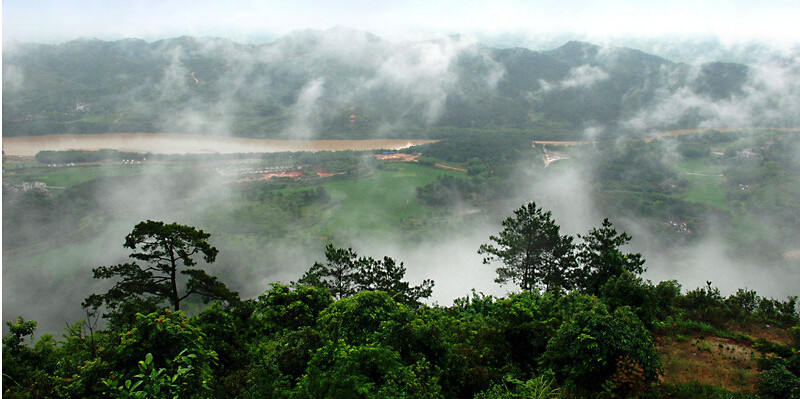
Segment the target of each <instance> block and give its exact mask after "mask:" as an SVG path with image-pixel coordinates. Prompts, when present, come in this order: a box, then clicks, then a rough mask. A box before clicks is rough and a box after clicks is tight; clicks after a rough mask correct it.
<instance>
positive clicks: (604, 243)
mask: <svg viewBox="0 0 800 399" xmlns="http://www.w3.org/2000/svg"><path fill="white" fill-rule="evenodd" d="M579 238H580V239H582V240H583V242H582V243H581V244H580V245H579V246H578V254H577V257H578V260H579V262H580V264H581V270H580V274H579V276H580V281H581V282H580V283H579V284H578V286H579V287H580V289H581V290H582V291H583V292H586V293H589V294H593V295H598V294H600V289H601V287H602V285H603V284H605V283H606V282H607V281H608V280H609V279H611V278H613V277H617V276H619V275H621V274H622V273H623V272H625V271H628V272H630V273H631V274H632V275H633V276H638V275H640V274H642V273H643V272H644V270H645V269H644V267H643V266H642V265H644V259H642V255H641V254H638V253H636V254H626V253H623V252H622V251H621V250H620V247H622V246H623V245H625V244H627V243H628V242H629V241H630V240H631V236H630V235H628V234H627V233H625V232H622V233H617V230H616V229H614V226H613V225H612V224H611V222H610V221H609V220H608V218H606V219H603V225H602V226H601V227H600V228H593V229H591V230H589V234H587V235H585V236H579Z"/></svg>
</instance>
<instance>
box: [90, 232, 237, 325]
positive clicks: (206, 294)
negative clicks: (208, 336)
mask: <svg viewBox="0 0 800 399" xmlns="http://www.w3.org/2000/svg"><path fill="white" fill-rule="evenodd" d="M210 236H211V235H210V234H208V233H205V232H203V231H202V230H197V229H195V228H194V227H191V226H184V225H179V224H177V223H172V224H165V223H164V222H157V221H152V220H148V221H146V222H141V223H139V224H137V225H136V226H134V228H133V231H131V233H130V234H128V235H127V236H126V237H125V244H124V247H125V248H128V249H130V250H132V251H133V252H132V253H131V254H130V257H131V258H133V259H136V260H139V261H142V262H145V265H139V264H137V263H136V262H132V263H124V264H119V265H115V266H100V267H97V268H95V269H93V270H92V272H93V273H94V277H95V278H100V279H111V278H114V279H116V278H120V279H121V280H120V281H117V282H116V284H115V285H114V286H113V287H112V288H111V289H110V290H108V292H107V293H105V294H102V295H99V294H93V295H91V296H89V297H88V298H87V299H86V301H85V302H84V304H83V306H84V307H85V308H92V309H94V310H97V309H98V308H100V307H101V306H102V305H105V306H107V307H108V308H109V309H111V311H112V313H115V312H117V311H118V310H119V308H120V307H124V306H126V305H125V304H126V303H130V302H131V301H133V302H135V303H139V304H145V305H146V306H144V308H145V309H147V308H150V309H151V308H152V307H153V306H160V305H161V304H162V303H163V302H165V301H166V302H169V303H170V304H171V305H172V307H173V308H174V309H175V310H180V304H181V302H182V301H183V300H185V299H186V298H188V297H190V296H192V295H199V296H201V297H202V298H203V300H204V301H206V302H208V301H209V300H211V299H219V300H223V301H227V302H231V301H236V300H238V294H237V293H235V292H233V291H230V290H228V288H227V287H225V284H223V283H222V282H220V281H219V280H218V279H217V278H216V277H214V276H211V275H209V274H207V273H206V272H205V271H203V270H199V269H189V268H191V267H193V266H195V265H197V261H196V260H195V259H194V256H195V255H199V256H201V257H202V259H203V260H205V262H206V263H213V262H214V260H216V257H217V253H218V252H219V251H218V250H217V248H215V247H212V246H211V245H210V244H209V243H208V238H209V237H210ZM182 268H185V269H184V270H179V269H182ZM179 274H182V275H185V276H188V280H187V281H186V287H185V289H184V290H183V291H182V292H181V291H179V290H178V275H179Z"/></svg>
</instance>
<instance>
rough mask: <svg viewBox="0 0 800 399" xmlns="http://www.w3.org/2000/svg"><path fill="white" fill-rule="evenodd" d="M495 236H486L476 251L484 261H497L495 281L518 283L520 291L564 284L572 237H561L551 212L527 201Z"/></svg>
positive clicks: (567, 278) (567, 277) (567, 281)
mask: <svg viewBox="0 0 800 399" xmlns="http://www.w3.org/2000/svg"><path fill="white" fill-rule="evenodd" d="M502 226H503V230H502V231H501V232H500V233H498V235H491V236H489V240H491V241H492V243H490V244H483V245H481V246H480V248H479V249H478V253H479V254H485V255H487V256H486V257H485V258H484V259H483V263H484V264H491V263H492V262H494V261H500V262H502V263H503V266H501V267H498V268H497V278H496V279H495V281H496V282H498V283H501V284H504V283H506V282H509V281H510V282H512V283H515V284H518V285H519V286H520V288H521V289H522V290H523V291H527V290H531V289H534V288H544V289H545V290H549V289H554V288H555V287H566V286H568V285H569V284H570V280H571V279H570V273H571V270H572V269H573V268H574V258H573V252H572V237H570V236H562V235H561V234H560V233H559V230H560V227H559V226H558V224H556V223H555V221H553V218H552V213H551V212H550V211H544V210H542V208H541V207H537V206H536V203H535V202H529V203H527V204H525V205H523V206H521V207H520V208H518V209H517V210H515V211H514V216H512V217H508V218H507V219H506V220H504V221H503V223H502Z"/></svg>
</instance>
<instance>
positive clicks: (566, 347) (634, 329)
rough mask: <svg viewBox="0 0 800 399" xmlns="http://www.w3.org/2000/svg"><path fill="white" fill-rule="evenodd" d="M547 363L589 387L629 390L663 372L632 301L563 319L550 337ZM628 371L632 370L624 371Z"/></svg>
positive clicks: (571, 382) (567, 379)
mask: <svg viewBox="0 0 800 399" xmlns="http://www.w3.org/2000/svg"><path fill="white" fill-rule="evenodd" d="M542 364H543V366H545V367H547V368H550V369H551V370H553V371H554V372H555V374H556V377H557V378H558V379H559V381H562V382H565V383H567V384H569V385H572V386H574V387H576V388H577V390H578V391H579V392H584V393H597V392H601V391H603V390H612V391H615V392H619V393H628V392H629V391H631V390H633V389H636V388H637V387H639V386H644V385H646V384H648V383H651V382H654V381H656V380H657V379H658V376H659V374H660V372H661V369H660V367H661V363H660V360H659V355H658V353H657V352H656V350H655V347H654V345H653V342H652V341H651V339H650V335H649V333H648V332H647V330H646V329H645V328H644V325H643V324H642V322H641V321H640V320H639V319H638V318H637V317H636V315H635V314H633V312H631V310H630V309H629V308H627V307H621V308H618V309H617V310H615V311H614V312H613V313H609V312H608V309H607V307H606V306H605V305H603V304H598V305H597V306H595V307H594V308H593V309H590V310H584V311H582V312H580V313H577V314H576V315H575V316H574V318H572V319H571V320H569V321H567V322H565V323H564V324H562V325H561V327H560V328H559V329H558V331H557V332H556V335H555V336H554V337H553V338H552V339H551V340H550V342H548V344H547V350H546V351H545V353H544V356H543V357H542ZM625 365H627V366H625ZM623 366H625V367H623ZM628 366H630V367H628ZM626 371H629V372H630V373H628V374H626V375H624V376H623V375H622V374H621V373H625V372H626ZM623 377H624V378H623Z"/></svg>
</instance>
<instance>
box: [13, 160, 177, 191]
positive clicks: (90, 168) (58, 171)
mask: <svg viewBox="0 0 800 399" xmlns="http://www.w3.org/2000/svg"><path fill="white" fill-rule="evenodd" d="M9 165H13V163H12V164H9ZM26 165H27V167H25V168H14V167H11V168H8V169H7V170H6V173H3V181H7V182H9V183H12V184H21V183H22V182H26V181H27V182H34V181H40V182H44V183H45V184H47V185H48V186H52V187H64V188H68V187H72V186H75V185H78V184H81V183H85V182H87V181H90V180H93V179H96V178H98V177H112V176H136V175H142V174H153V173H172V172H175V171H178V170H180V169H181V168H185V166H184V165H159V168H151V167H149V166H150V165H117V164H103V165H94V164H92V165H76V166H64V167H48V166H42V165H41V164H26ZM3 166H4V168H5V167H6V165H3ZM162 168H166V169H162ZM57 193H58V192H56V191H54V192H53V194H57Z"/></svg>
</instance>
